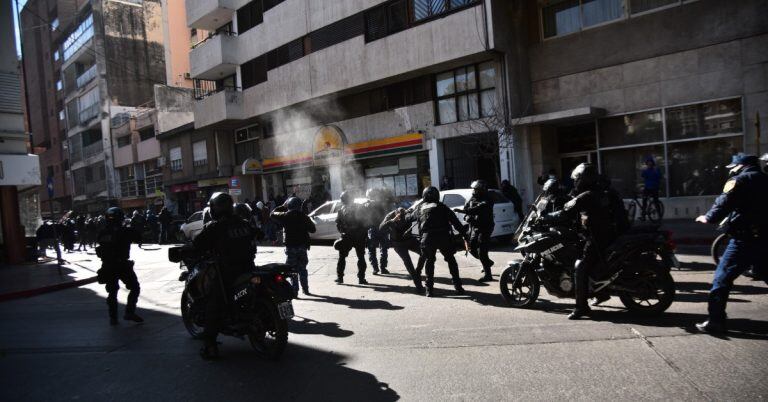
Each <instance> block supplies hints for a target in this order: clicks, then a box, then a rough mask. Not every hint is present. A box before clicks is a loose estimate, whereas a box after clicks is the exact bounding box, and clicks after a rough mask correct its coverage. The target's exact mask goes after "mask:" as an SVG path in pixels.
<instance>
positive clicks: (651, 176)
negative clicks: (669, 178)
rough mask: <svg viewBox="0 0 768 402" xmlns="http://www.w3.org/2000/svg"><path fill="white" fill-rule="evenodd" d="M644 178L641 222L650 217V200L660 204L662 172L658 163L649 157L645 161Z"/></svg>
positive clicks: (642, 174) (641, 174) (642, 173)
mask: <svg viewBox="0 0 768 402" xmlns="http://www.w3.org/2000/svg"><path fill="white" fill-rule="evenodd" d="M640 176H641V177H642V178H643V205H642V214H641V216H640V220H643V221H644V220H645V218H646V216H647V215H648V199H649V198H652V199H653V201H654V202H659V188H660V186H661V170H659V168H658V167H656V161H655V160H654V159H653V157H651V156H649V157H647V158H646V159H645V168H644V169H643V171H642V172H641V173H640Z"/></svg>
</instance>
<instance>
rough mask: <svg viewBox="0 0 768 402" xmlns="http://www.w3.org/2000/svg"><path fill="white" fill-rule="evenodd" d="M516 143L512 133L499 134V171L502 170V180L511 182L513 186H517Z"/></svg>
mask: <svg viewBox="0 0 768 402" xmlns="http://www.w3.org/2000/svg"><path fill="white" fill-rule="evenodd" d="M514 141H515V137H514V135H512V133H508V134H507V133H503V132H500V133H499V168H500V169H499V170H501V172H500V173H501V180H502V181H503V180H509V182H510V183H512V184H513V185H514V184H515V156H514V152H513V151H514V150H513V148H514V146H515V142H514ZM499 185H501V183H499Z"/></svg>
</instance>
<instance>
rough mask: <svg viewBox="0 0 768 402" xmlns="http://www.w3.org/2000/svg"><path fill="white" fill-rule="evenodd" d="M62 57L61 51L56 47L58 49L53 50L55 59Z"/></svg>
mask: <svg viewBox="0 0 768 402" xmlns="http://www.w3.org/2000/svg"><path fill="white" fill-rule="evenodd" d="M60 58H61V51H60V50H59V49H56V51H54V52H53V61H59V59H60Z"/></svg>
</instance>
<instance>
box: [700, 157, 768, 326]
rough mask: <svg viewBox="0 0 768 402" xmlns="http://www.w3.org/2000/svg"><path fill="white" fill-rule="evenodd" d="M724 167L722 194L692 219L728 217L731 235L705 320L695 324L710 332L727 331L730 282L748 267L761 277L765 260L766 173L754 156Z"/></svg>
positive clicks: (767, 252) (767, 240) (767, 226)
mask: <svg viewBox="0 0 768 402" xmlns="http://www.w3.org/2000/svg"><path fill="white" fill-rule="evenodd" d="M727 168H729V169H731V173H732V174H733V176H732V177H731V178H730V179H729V180H728V181H727V182H726V183H725V187H724V188H723V193H722V194H721V195H720V196H719V197H717V199H716V200H715V203H714V205H712V208H711V209H710V210H709V212H707V214H706V215H701V216H699V217H698V218H696V222H700V223H715V224H716V223H718V222H720V221H721V220H723V219H724V218H726V217H728V219H729V225H728V234H730V235H731V240H730V242H729V243H728V247H726V249H725V253H723V256H722V257H721V258H720V263H719V264H718V265H717V268H716V269H715V277H714V279H713V280H712V289H711V290H710V291H709V307H708V310H709V319H708V320H707V321H704V322H702V323H699V324H696V328H698V329H699V330H700V331H703V332H710V333H722V332H725V331H726V330H727V329H726V317H727V316H726V313H725V307H726V304H727V302H728V294H729V293H730V291H731V287H732V286H733V281H735V280H736V278H738V277H739V275H741V274H742V273H744V271H746V270H747V269H749V268H750V267H753V270H754V272H755V274H756V275H757V277H758V278H759V279H764V280H765V279H766V277H765V274H766V270H765V268H766V267H765V264H766V263H767V261H768V211H766V206H767V205H768V176H766V175H765V173H763V172H761V171H760V162H759V161H758V159H757V157H756V156H754V155H743V156H740V157H738V158H736V159H735V160H734V161H733V163H732V164H730V165H728V166H727Z"/></svg>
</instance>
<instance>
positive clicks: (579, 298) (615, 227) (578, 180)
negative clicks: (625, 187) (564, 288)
mask: <svg viewBox="0 0 768 402" xmlns="http://www.w3.org/2000/svg"><path fill="white" fill-rule="evenodd" d="M599 179H600V177H599V175H598V172H597V169H596V168H595V166H594V165H592V164H590V163H582V164H580V165H579V166H576V168H575V169H573V172H571V180H573V184H574V187H573V190H574V191H573V193H574V194H575V197H574V198H573V199H572V200H570V201H568V202H567V203H566V204H565V206H564V207H563V209H562V210H560V211H557V212H553V213H551V214H549V215H547V216H545V217H543V222H544V223H546V222H556V221H561V220H575V219H579V221H580V224H581V225H582V226H583V228H584V229H585V230H586V233H587V236H588V237H587V241H586V242H585V244H584V249H583V251H582V255H581V258H580V259H579V260H578V261H576V266H575V270H574V285H575V292H576V308H574V310H573V312H571V314H570V315H569V316H568V319H571V320H575V319H578V318H581V317H583V316H588V315H590V313H591V309H590V308H589V305H588V304H587V296H588V294H589V277H590V274H593V273H595V271H596V269H597V268H598V266H599V265H600V264H601V263H602V262H603V261H604V259H603V256H602V254H603V252H604V251H605V249H607V248H608V246H610V244H611V243H612V242H613V239H615V238H616V237H617V236H618V234H619V232H620V231H621V230H622V229H623V228H624V227H626V224H625V222H621V218H620V217H621V216H622V211H624V204H623V203H622V201H621V200H620V199H616V198H615V197H613V196H612V195H611V193H610V192H608V191H606V190H605V189H603V188H602V186H601V185H600V181H599ZM623 216H624V220H626V212H624V214H623Z"/></svg>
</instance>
